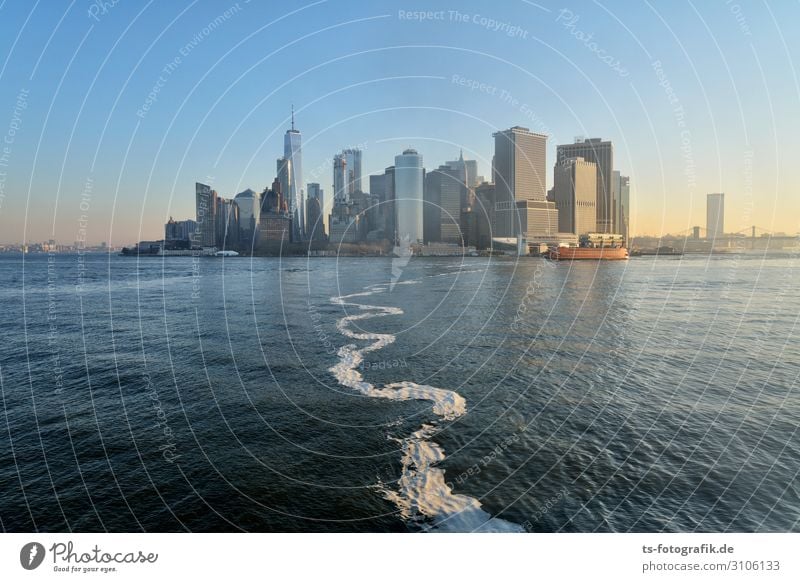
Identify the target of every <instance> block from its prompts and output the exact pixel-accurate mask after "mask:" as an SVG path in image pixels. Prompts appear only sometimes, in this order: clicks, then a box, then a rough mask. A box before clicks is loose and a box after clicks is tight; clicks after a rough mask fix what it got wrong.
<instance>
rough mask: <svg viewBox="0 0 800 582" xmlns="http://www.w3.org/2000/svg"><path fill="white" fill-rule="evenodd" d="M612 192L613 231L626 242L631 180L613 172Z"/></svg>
mask: <svg viewBox="0 0 800 582" xmlns="http://www.w3.org/2000/svg"><path fill="white" fill-rule="evenodd" d="M613 191H614V205H615V209H614V226H615V230H616V231H617V234H621V235H622V236H623V237H625V241H626V242H627V241H628V240H629V239H628V237H629V235H630V232H629V230H630V229H629V221H630V202H631V179H630V178H629V177H628V176H623V175H621V174H620V173H619V171H618V170H614V180H613Z"/></svg>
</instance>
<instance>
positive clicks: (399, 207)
mask: <svg viewBox="0 0 800 582" xmlns="http://www.w3.org/2000/svg"><path fill="white" fill-rule="evenodd" d="M424 179H425V170H424V169H423V167H422V156H421V155H419V153H417V150H414V149H407V150H405V151H403V153H402V154H400V155H399V156H395V158H394V206H395V228H396V233H395V236H394V238H395V241H396V244H397V245H399V246H401V247H405V246H407V245H412V244H415V243H420V242H422V240H423V236H424V235H423V204H424V200H423V188H424Z"/></svg>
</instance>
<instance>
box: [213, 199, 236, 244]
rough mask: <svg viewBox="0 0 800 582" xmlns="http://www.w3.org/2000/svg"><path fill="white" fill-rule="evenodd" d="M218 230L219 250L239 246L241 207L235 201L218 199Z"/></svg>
mask: <svg viewBox="0 0 800 582" xmlns="http://www.w3.org/2000/svg"><path fill="white" fill-rule="evenodd" d="M216 230H217V232H216V240H217V242H216V245H215V246H216V247H217V248H219V249H230V248H235V247H237V246H238V245H239V206H238V205H237V204H236V202H234V201H233V200H229V199H226V198H222V197H218V198H217V211H216Z"/></svg>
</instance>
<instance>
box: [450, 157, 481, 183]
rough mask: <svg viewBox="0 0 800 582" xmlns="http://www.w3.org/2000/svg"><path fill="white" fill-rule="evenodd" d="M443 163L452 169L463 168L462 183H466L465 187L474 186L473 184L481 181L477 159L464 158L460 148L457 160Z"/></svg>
mask: <svg viewBox="0 0 800 582" xmlns="http://www.w3.org/2000/svg"><path fill="white" fill-rule="evenodd" d="M444 165H445V166H449V167H450V168H452V169H454V170H459V169H462V168H463V171H464V176H465V177H464V183H465V184H466V186H467V188H475V186H477V185H478V184H480V183H481V182H483V177H482V176H478V162H477V160H465V159H464V150H461V153H460V154H459V156H458V159H457V160H454V161H452V162H445V163H444ZM479 178H480V181H479Z"/></svg>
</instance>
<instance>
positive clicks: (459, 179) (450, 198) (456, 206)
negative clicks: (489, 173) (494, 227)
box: [423, 162, 468, 244]
mask: <svg viewBox="0 0 800 582" xmlns="http://www.w3.org/2000/svg"><path fill="white" fill-rule="evenodd" d="M467 190H468V188H467V185H466V167H465V166H464V165H463V164H461V165H459V164H455V165H451V163H450V162H448V165H444V166H439V168H438V169H436V170H433V171H431V172H428V173H427V174H426V175H425V206H424V208H423V233H424V238H425V242H426V243H432V242H445V243H457V244H460V243H461V242H462V235H461V228H460V221H461V208H462V203H463V202H465V201H466V200H467Z"/></svg>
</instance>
